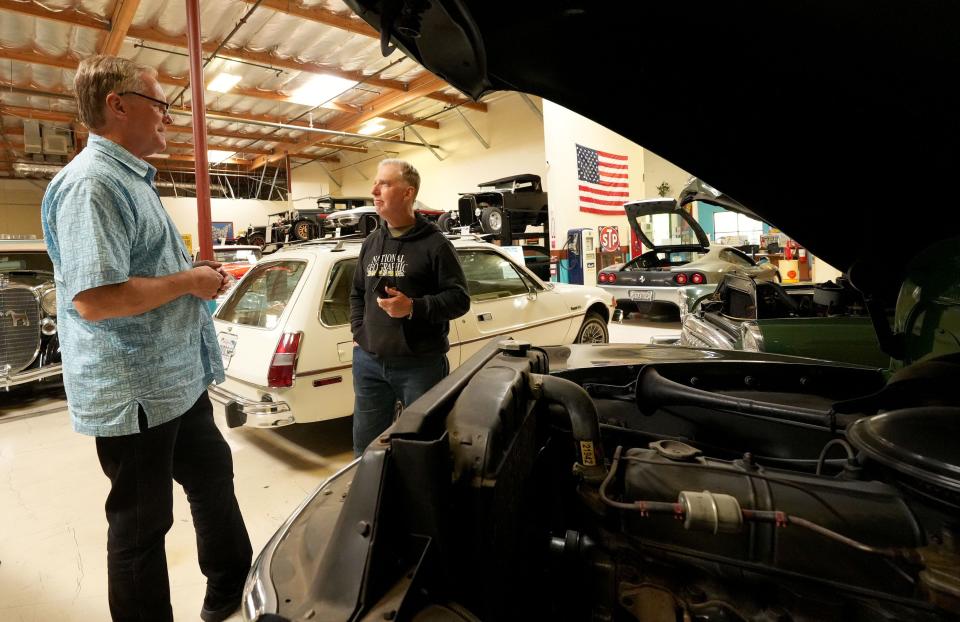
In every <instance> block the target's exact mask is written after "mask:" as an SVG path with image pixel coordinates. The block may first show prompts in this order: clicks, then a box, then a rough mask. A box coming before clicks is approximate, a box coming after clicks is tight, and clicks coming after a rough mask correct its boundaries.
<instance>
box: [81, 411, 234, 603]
mask: <svg viewBox="0 0 960 622" xmlns="http://www.w3.org/2000/svg"><path fill="white" fill-rule="evenodd" d="M139 422H140V433H139V434H131V435H128V436H113V437H98V438H97V439H96V443H97V456H98V457H99V459H100V466H101V468H102V469H103V472H104V474H106V476H107V477H109V478H110V494H109V495H108V496H107V503H106V512H107V524H108V532H107V575H108V581H109V599H110V614H111V616H112V617H113V619H114V620H115V621H120V620H124V621H125V620H137V621H147V620H163V621H168V620H173V610H172V608H171V606H170V581H169V579H168V577H167V557H166V552H165V550H164V538H165V537H166V534H167V531H169V530H170V527H171V526H172V525H173V480H176V481H177V482H178V483H179V484H180V485H181V486H183V489H184V491H186V493H187V500H188V501H189V502H190V513H191V514H192V515H193V525H194V529H195V531H196V533H197V555H198V558H199V562H200V570H201V571H202V572H203V574H204V576H206V577H207V593H206V600H207V601H208V602H209V603H216V604H222V603H223V602H224V601H226V600H227V599H228V598H229V597H231V596H234V595H236V594H238V593H239V592H240V590H241V589H242V588H243V583H244V580H245V579H246V575H247V571H248V570H249V569H250V562H251V558H252V555H253V552H252V549H251V547H250V537H249V536H248V535H247V528H246V526H245V525H244V524H243V517H242V516H241V515H240V507H239V505H238V504H237V498H236V495H235V494H234V491H233V456H232V455H231V453H230V447H229V446H228V445H227V442H226V441H225V440H224V439H223V435H221V434H220V430H218V429H217V426H216V424H215V423H214V421H213V408H212V406H211V405H210V398H209V397H208V396H207V393H206V392H204V394H203V395H201V396H200V399H198V400H197V402H196V403H195V404H194V405H193V406H191V407H190V410H188V411H187V412H185V413H184V414H183V415H181V416H180V417H177V418H176V419H174V420H173V421H168V422H167V423H164V424H162V425H159V426H156V427H154V428H149V429H148V428H147V421H146V416H145V415H144V413H143V409H142V408H141V409H140V413H139ZM198 604H199V603H198Z"/></svg>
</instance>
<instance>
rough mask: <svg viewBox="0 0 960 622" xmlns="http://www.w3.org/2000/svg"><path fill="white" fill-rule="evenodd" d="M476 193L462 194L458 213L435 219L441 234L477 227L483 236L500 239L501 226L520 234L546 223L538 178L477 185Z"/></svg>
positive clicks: (525, 176)
mask: <svg viewBox="0 0 960 622" xmlns="http://www.w3.org/2000/svg"><path fill="white" fill-rule="evenodd" d="M479 186H480V190H479V191H478V192H463V193H461V194H460V199H459V201H458V202H457V212H456V213H447V214H444V215H442V216H440V218H439V219H437V225H438V226H439V227H440V228H441V229H443V230H444V231H448V232H449V231H452V230H453V229H454V228H456V227H460V226H473V225H476V226H479V228H480V230H481V231H482V232H483V233H492V234H494V235H497V236H499V235H500V233H501V232H502V230H503V225H504V223H507V224H508V225H509V227H508V230H509V231H510V232H511V233H514V234H518V233H523V232H524V231H525V230H526V228H527V225H533V226H542V225H546V224H547V193H546V192H544V191H543V188H542V186H541V184H540V176H539V175H533V174H530V173H526V174H523V175H511V176H509V177H503V178H501V179H494V180H492V181H485V182H482V183H480V184H479Z"/></svg>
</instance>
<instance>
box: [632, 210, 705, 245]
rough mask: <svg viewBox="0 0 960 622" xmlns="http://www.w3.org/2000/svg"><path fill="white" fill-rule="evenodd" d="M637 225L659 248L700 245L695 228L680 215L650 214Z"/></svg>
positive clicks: (639, 218) (643, 217) (638, 221)
mask: <svg viewBox="0 0 960 622" xmlns="http://www.w3.org/2000/svg"><path fill="white" fill-rule="evenodd" d="M637 223H638V224H639V225H640V229H641V231H643V233H644V234H645V235H646V236H647V237H648V238H650V240H651V241H653V243H654V244H655V245H657V246H677V245H680V244H700V241H699V240H698V239H697V234H696V232H695V231H694V230H693V227H691V226H690V223H688V222H687V221H686V220H684V219H683V218H682V217H681V216H680V215H679V214H675V213H673V214H649V215H645V216H640V217H638V218H637Z"/></svg>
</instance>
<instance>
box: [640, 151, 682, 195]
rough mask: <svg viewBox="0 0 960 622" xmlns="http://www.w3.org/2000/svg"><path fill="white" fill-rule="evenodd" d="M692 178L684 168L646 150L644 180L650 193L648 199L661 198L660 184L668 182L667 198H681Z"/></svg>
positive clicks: (644, 155) (644, 154)
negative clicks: (681, 193) (681, 192)
mask: <svg viewBox="0 0 960 622" xmlns="http://www.w3.org/2000/svg"><path fill="white" fill-rule="evenodd" d="M690 177H692V175H691V174H690V173H688V172H686V171H685V170H683V169H682V168H679V167H677V166H675V165H673V164H671V163H670V162H668V161H667V160H664V159H663V158H661V157H660V156H658V155H657V154H655V153H654V152H652V151H650V150H647V149H645V150H644V152H643V178H644V182H645V184H646V187H647V192H648V193H649V194H647V197H646V198H654V197H657V196H660V195H659V192H658V190H657V188H658V187H659V186H660V184H662V183H663V182H666V183H667V184H669V185H670V190H669V191H668V192H667V194H666V196H668V197H673V198H675V199H676V198H678V197H679V196H680V191H681V190H683V187H684V186H685V185H687V181H688V180H689V179H690Z"/></svg>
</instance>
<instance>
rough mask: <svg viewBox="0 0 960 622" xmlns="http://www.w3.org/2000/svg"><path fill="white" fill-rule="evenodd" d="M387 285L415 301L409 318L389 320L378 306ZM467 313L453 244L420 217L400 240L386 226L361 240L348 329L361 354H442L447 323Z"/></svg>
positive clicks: (464, 285) (463, 280) (464, 286)
mask: <svg viewBox="0 0 960 622" xmlns="http://www.w3.org/2000/svg"><path fill="white" fill-rule="evenodd" d="M385 287H395V288H397V289H399V290H400V291H401V292H403V293H404V294H405V295H407V296H408V297H409V298H411V299H412V300H413V317H412V318H410V319H407V318H406V317H401V318H392V317H390V316H389V315H387V313H386V311H384V310H383V309H381V308H380V306H379V305H378V304H377V298H378V297H386V296H387V294H386V292H385V291H384V288H385ZM469 309H470V296H469V294H467V281H466V278H465V277H464V276H463V268H462V267H461V266H460V259H459V258H458V257H457V252H456V250H454V248H453V244H451V243H450V241H449V240H448V239H446V238H445V237H444V236H443V234H442V233H440V230H439V229H438V228H437V226H436V225H434V224H433V223H432V222H430V221H429V220H427V219H426V218H424V217H423V216H421V215H420V214H417V215H416V222H415V223H414V225H413V228H412V229H410V230H409V231H407V232H406V233H404V234H403V235H401V236H399V237H396V238H395V237H392V236H391V235H390V232H389V230H388V229H387V227H386V225H384V226H381V227H380V228H379V229H378V230H377V231H375V232H374V233H373V234H371V235H370V236H368V237H367V239H366V240H364V241H363V246H361V248H360V259H359V261H358V262H357V270H356V272H355V273H354V277H353V289H352V290H351V292H350V328H351V329H352V330H353V338H354V340H355V341H356V342H357V343H358V344H360V347H361V348H363V349H364V350H365V351H367V352H369V353H370V354H373V355H376V356H379V357H383V358H394V357H404V356H424V355H438V356H439V355H441V354H445V353H446V352H447V351H448V350H449V349H450V342H449V340H448V339H447V334H448V333H449V332H450V320H453V319H455V318H458V317H460V316H461V315H463V314H464V313H466V312H467V310H469Z"/></svg>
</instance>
